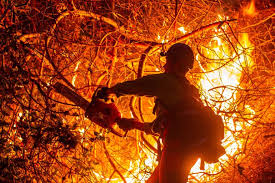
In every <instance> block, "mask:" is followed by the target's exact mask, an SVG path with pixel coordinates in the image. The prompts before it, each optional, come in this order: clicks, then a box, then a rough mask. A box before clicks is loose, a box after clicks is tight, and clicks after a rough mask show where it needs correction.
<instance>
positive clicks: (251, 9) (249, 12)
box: [243, 0, 258, 17]
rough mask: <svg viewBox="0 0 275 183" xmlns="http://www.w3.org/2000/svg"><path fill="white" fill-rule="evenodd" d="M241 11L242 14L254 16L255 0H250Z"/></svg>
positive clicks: (255, 13)
mask: <svg viewBox="0 0 275 183" xmlns="http://www.w3.org/2000/svg"><path fill="white" fill-rule="evenodd" d="M243 13H244V15H248V16H252V17H254V16H256V15H257V14H258V13H257V12H256V7H255V0H251V2H250V3H249V4H248V5H247V6H246V7H244V9H243Z"/></svg>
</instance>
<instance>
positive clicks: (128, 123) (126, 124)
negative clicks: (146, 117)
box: [117, 118, 136, 132]
mask: <svg viewBox="0 0 275 183" xmlns="http://www.w3.org/2000/svg"><path fill="white" fill-rule="evenodd" d="M117 124H118V126H119V128H120V129H122V130H124V131H126V132H127V131H129V130H132V129H135V127H136V121H135V120H134V119H128V118H121V119H120V120H119V121H117Z"/></svg>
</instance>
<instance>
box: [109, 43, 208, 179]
mask: <svg viewBox="0 0 275 183" xmlns="http://www.w3.org/2000/svg"><path fill="white" fill-rule="evenodd" d="M193 62H194V55H193V51H192V49H191V48H190V47H189V46H188V45H186V44H183V43H177V44H174V45H172V46H171V47H170V48H169V49H168V51H167V53H166V64H165V66H164V69H165V72H164V73H161V74H153V75H147V76H144V77H142V78H139V79H136V80H132V81H126V82H123V83H119V84H116V85H115V86H113V87H111V88H107V89H106V88H105V90H104V93H105V95H109V94H116V95H117V96H123V95H136V96H151V97H155V98H156V102H155V110H154V111H155V113H156V116H157V117H156V119H155V120H154V121H153V122H151V123H139V122H136V121H135V120H127V119H125V120H122V121H121V122H119V123H118V125H119V126H120V128H122V129H124V130H130V129H134V128H137V129H140V130H143V131H145V132H146V133H159V134H161V138H162V140H163V144H164V146H163V149H162V153H161V158H160V163H159V165H158V167H157V168H156V169H155V171H154V172H153V174H152V175H151V177H150V178H149V179H148V180H147V182H148V183H184V182H187V179H188V174H189V172H190V169H191V168H192V166H193V165H194V164H195V162H196V160H197V159H198V158H199V156H200V152H199V151H200V150H199V148H198V147H200V145H201V144H202V143H203V142H204V141H205V139H206V138H207V135H208V133H207V129H208V126H207V122H206V121H205V120H203V117H202V116H201V114H202V111H200V110H198V107H197V105H198V100H199V91H198V90H197V89H196V88H195V87H194V86H193V85H191V84H190V83H189V81H188V80H187V79H186V77H185V75H186V73H187V72H188V71H189V70H190V69H191V68H192V67H193ZM137 126H138V127H137Z"/></svg>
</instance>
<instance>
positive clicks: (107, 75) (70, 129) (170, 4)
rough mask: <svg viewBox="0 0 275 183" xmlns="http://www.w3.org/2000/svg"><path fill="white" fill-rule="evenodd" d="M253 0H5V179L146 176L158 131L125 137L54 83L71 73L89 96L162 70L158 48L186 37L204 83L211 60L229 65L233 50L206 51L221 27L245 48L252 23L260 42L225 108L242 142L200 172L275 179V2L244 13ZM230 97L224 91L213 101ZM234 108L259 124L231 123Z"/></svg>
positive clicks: (1, 163)
mask: <svg viewBox="0 0 275 183" xmlns="http://www.w3.org/2000/svg"><path fill="white" fill-rule="evenodd" d="M248 3H249V1H244V0H243V1H242V0H234V1H228V0H199V1H197V0H178V1H176V0H61V1H60V0H40V1H39V0H1V1H0V12H1V13H0V37H1V39H0V53H1V54H0V62H1V63H0V78H1V80H0V85H1V87H0V107H1V108H0V182H94V183H96V182H99V183H101V182H128V183H129V182H141V181H144V180H146V178H148V177H149V176H150V173H151V172H152V171H153V169H154V166H155V165H156V163H157V162H156V160H155V157H156V156H155V155H154V154H155V152H154V148H152V147H151V146H150V145H148V143H151V144H152V143H154V140H155V139H156V137H151V136H145V135H144V134H142V133H141V132H138V131H132V132H130V133H128V135H127V137H126V138H120V137H117V136H115V135H113V134H112V133H109V132H108V131H106V130H104V129H102V128H100V127H99V126H97V125H95V124H93V123H92V122H91V121H89V120H88V119H87V118H85V117H84V112H85V111H83V110H82V109H80V108H79V107H78V106H76V105H75V104H73V103H72V102H70V101H69V100H67V99H66V98H65V97H63V96H62V95H61V94H59V93H57V92H56V91H55V90H54V88H53V85H54V84H55V83H56V82H57V81H59V82H62V83H63V84H65V85H66V86H68V87H70V88H71V89H72V90H74V91H75V92H76V93H78V94H79V95H81V96H83V97H84V98H85V99H87V100H90V98H91V96H92V94H93V91H94V90H95V89H96V88H97V87H98V86H111V85H114V84H115V83H118V82H122V81H126V80H130V79H135V78H137V77H141V76H143V75H147V74H153V73H159V72H160V71H163V68H162V66H163V64H164V63H165V60H164V59H163V58H162V57H161V56H160V52H161V51H162V50H167V48H168V47H169V46H170V45H171V44H173V43H176V42H179V41H182V42H185V43H187V44H189V45H190V46H191V47H192V48H193V50H194V52H195V54H196V55H197V57H196V59H197V61H196V63H195V66H194V69H193V70H192V71H191V72H190V75H189V78H190V81H191V82H192V83H193V84H195V85H196V86H197V87H198V88H200V89H201V92H202V95H205V93H204V92H203V90H202V87H203V86H201V85H200V84H198V83H199V80H200V78H201V77H202V75H204V72H212V71H211V70H209V68H210V67H209V65H212V66H213V64H214V65H215V64H216V69H219V68H221V67H224V66H226V65H228V64H229V63H230V62H232V60H234V59H233V58H231V57H227V58H226V59H224V58H220V59H210V58H208V57H207V55H205V54H204V53H205V51H206V50H208V51H209V50H210V51H211V52H215V49H213V48H212V46H211V45H213V44H216V43H215V42H213V41H212V40H213V37H215V36H214V35H216V36H218V37H219V38H220V39H221V40H222V41H223V44H224V47H228V49H229V50H230V52H236V49H238V48H237V44H238V41H239V40H238V39H237V38H238V37H239V35H241V33H248V35H249V39H250V41H251V43H252V44H253V45H254V47H253V52H252V53H251V58H252V59H253V62H254V65H253V66H249V64H247V65H245V66H243V68H242V75H241V79H240V84H239V85H238V87H231V86H227V85H225V86H219V87H221V88H222V87H223V88H224V90H226V89H228V90H232V88H233V89H234V91H235V92H236V93H237V97H236V99H234V103H231V105H230V106H229V107H227V108H226V110H218V111H217V112H218V113H219V114H220V115H223V116H224V119H225V124H226V125H225V126H226V130H227V131H231V132H232V134H233V136H234V137H235V139H236V140H238V139H241V140H242V142H243V144H242V146H241V148H239V149H238V150H237V151H236V152H235V153H234V154H233V155H228V156H229V159H228V161H227V162H225V163H221V164H220V165H219V166H220V167H221V169H220V170H221V171H219V172H218V173H216V174H215V175H210V174H204V175H203V176H202V177H201V178H200V180H198V179H197V178H193V179H192V181H193V182H253V183H254V182H255V183H256V182H257V183H260V182H266V183H268V182H272V180H273V181H275V177H274V174H275V172H274V167H275V157H274V155H275V141H274V138H275V130H274V123H275V116H274V114H275V103H274V101H275V90H274V83H275V75H274V74H275V72H274V67H275V65H274V58H275V55H274V34H275V32H274V16H275V14H274V4H272V1H271V0H270V1H269V0H265V1H256V12H257V13H256V14H255V15H253V16H249V15H247V14H244V13H243V9H244V7H245V6H247V4H248ZM235 19H236V20H235ZM231 20H232V21H231ZM179 27H184V29H185V31H186V33H183V32H181V31H180V30H179V29H178V28H179ZM163 40H164V42H165V44H162V41H163ZM166 40H167V41H166ZM210 43H211V44H210ZM247 49H248V50H249V49H252V48H251V47H249V48H247ZM226 54H228V53H226ZM235 56H236V55H235ZM237 56H238V54H237ZM198 63H199V64H198ZM202 67H203V68H204V71H203V70H202ZM217 77H219V76H217ZM211 91H213V90H211ZM211 91H209V92H210V94H211ZM227 100H228V99H224V98H221V100H220V101H214V103H212V105H213V106H214V104H215V103H223V102H226V101H227ZM152 102H153V100H152V99H148V98H135V97H122V98H120V99H119V100H118V101H117V104H118V106H119V109H120V110H121V112H122V113H123V115H124V116H126V117H130V116H131V115H133V116H134V117H136V118H139V119H140V120H142V121H151V120H152V119H153V118H154V116H152V115H151V110H152V106H153V104H152ZM247 106H250V107H249V111H250V112H249V111H248V108H247ZM251 110H253V111H254V112H253V115H251ZM130 111H131V113H130ZM232 118H233V119H232ZM229 119H232V120H233V123H236V124H235V125H237V123H240V124H242V126H243V127H246V126H249V128H247V129H245V128H244V129H241V130H235V131H234V130H232V129H231V128H230V127H228V126H227V122H228V121H229ZM148 159H151V160H152V162H151V163H148ZM109 179H111V180H109Z"/></svg>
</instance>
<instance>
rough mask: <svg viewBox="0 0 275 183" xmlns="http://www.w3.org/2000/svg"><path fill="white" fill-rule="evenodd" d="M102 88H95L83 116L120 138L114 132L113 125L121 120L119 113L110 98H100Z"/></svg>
mask: <svg viewBox="0 0 275 183" xmlns="http://www.w3.org/2000/svg"><path fill="white" fill-rule="evenodd" d="M102 90H104V88H97V89H96V90H95V92H94V94H93V96H92V100H91V102H90V104H89V106H88V107H87V109H86V113H85V116H86V117H88V118H89V119H90V120H91V121H94V122H95V123H96V124H98V125H100V126H101V127H103V128H105V129H108V130H110V132H112V133H114V134H116V135H118V136H122V135H121V134H120V133H118V132H117V131H115V130H114V128H113V127H114V125H115V124H116V123H117V122H119V121H120V120H121V113H120V112H119V110H118V108H117V107H116V105H115V104H114V99H113V97H112V96H107V97H106V96H101V95H100V92H99V91H102Z"/></svg>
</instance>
